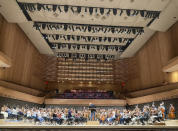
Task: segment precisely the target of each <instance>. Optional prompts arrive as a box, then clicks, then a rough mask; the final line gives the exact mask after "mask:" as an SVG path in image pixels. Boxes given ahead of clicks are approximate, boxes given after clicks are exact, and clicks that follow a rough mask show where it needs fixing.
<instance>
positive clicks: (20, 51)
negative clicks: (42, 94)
mask: <svg viewBox="0 0 178 131" xmlns="http://www.w3.org/2000/svg"><path fill="white" fill-rule="evenodd" d="M0 51H2V52H3V53H5V54H6V55H7V56H8V57H10V58H11V60H12V66H11V67H10V68H6V69H0V79H1V80H4V81H9V82H12V83H16V84H19V85H23V86H28V87H31V88H34V89H39V90H44V82H43V80H42V76H41V74H42V67H43V65H44V64H43V57H42V55H41V54H40V53H39V52H38V50H37V49H36V48H35V47H34V45H33V44H32V43H31V41H30V40H29V39H28V38H27V36H26V35H25V34H24V32H23V31H22V30H21V29H20V28H19V27H18V26H17V24H12V23H8V22H7V21H6V20H5V19H4V18H3V17H2V16H0Z"/></svg>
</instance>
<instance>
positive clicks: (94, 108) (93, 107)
mask: <svg viewBox="0 0 178 131" xmlns="http://www.w3.org/2000/svg"><path fill="white" fill-rule="evenodd" d="M89 109H90V111H91V116H90V120H93V118H94V120H95V112H96V106H95V105H94V104H92V103H89Z"/></svg>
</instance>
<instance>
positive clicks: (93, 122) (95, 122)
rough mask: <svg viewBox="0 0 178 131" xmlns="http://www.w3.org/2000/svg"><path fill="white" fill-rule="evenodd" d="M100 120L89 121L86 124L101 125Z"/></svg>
mask: <svg viewBox="0 0 178 131" xmlns="http://www.w3.org/2000/svg"><path fill="white" fill-rule="evenodd" d="M99 124H100V123H99V121H87V123H86V125H99Z"/></svg>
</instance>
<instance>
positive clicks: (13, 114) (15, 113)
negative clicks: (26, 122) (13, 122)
mask: <svg viewBox="0 0 178 131" xmlns="http://www.w3.org/2000/svg"><path fill="white" fill-rule="evenodd" d="M12 119H17V109H16V107H14V108H13V109H12Z"/></svg>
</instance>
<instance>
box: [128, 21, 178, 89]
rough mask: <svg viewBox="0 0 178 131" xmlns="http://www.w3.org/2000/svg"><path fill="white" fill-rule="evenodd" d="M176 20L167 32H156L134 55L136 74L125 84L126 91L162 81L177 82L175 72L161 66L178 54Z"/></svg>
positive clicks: (154, 84)
mask: <svg viewBox="0 0 178 131" xmlns="http://www.w3.org/2000/svg"><path fill="white" fill-rule="evenodd" d="M177 41H178V22H177V23H176V24H175V25H173V26H172V27H171V28H170V29H169V30H168V31H167V32H157V33H156V34H155V35H154V36H153V37H152V38H151V39H150V40H149V41H148V42H147V43H146V44H145V46H144V47H143V48H142V49H141V50H140V51H139V52H138V53H137V54H136V55H135V56H134V57H135V59H136V62H137V66H136V67H135V68H136V69H137V70H138V71H137V75H136V77H135V78H133V79H130V80H129V81H128V82H127V84H126V86H127V90H128V91H134V90H141V89H145V88H149V87H155V86H160V85H162V84H163V82H164V81H167V82H170V83H172V82H178V81H175V80H172V79H174V78H173V77H174V76H175V73H164V72H163V71H162V68H163V67H164V66H165V65H166V64H167V63H168V61H169V60H171V59H172V58H174V57H176V56H178V44H177Z"/></svg>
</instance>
